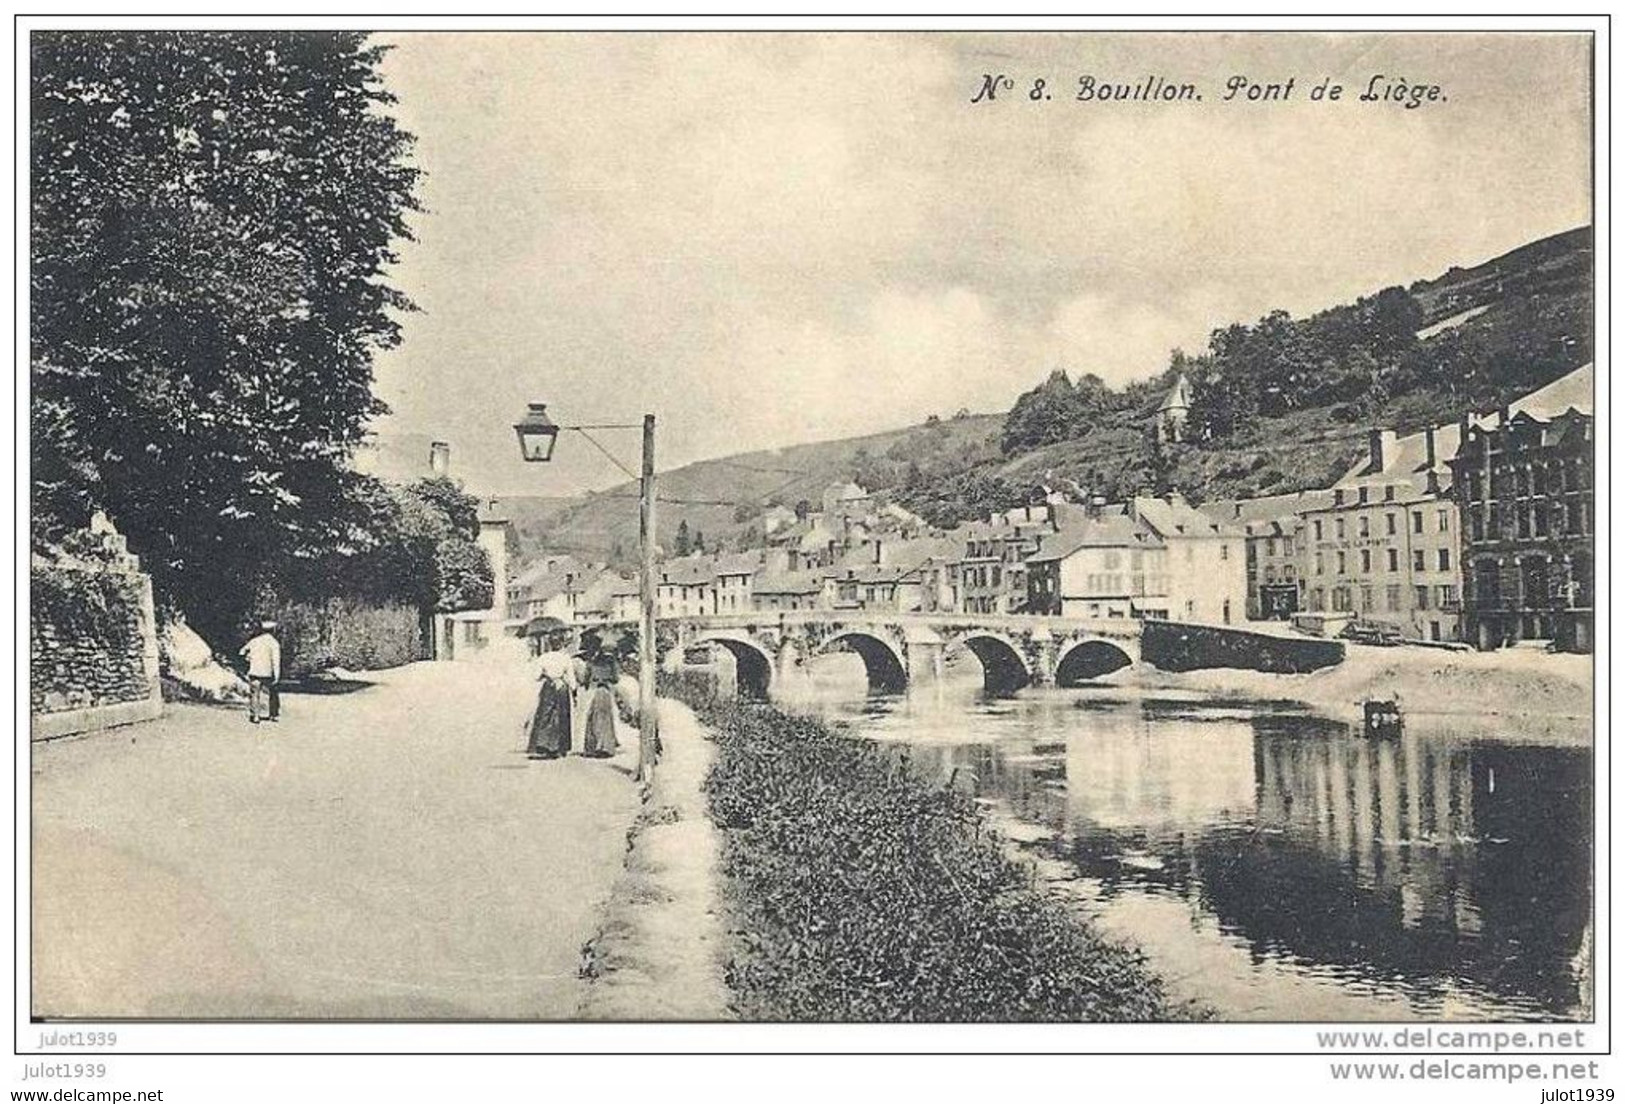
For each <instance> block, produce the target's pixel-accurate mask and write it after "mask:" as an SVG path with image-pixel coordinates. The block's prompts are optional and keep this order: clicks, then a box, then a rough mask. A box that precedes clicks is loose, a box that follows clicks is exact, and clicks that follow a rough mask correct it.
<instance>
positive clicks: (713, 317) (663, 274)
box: [379, 34, 1590, 489]
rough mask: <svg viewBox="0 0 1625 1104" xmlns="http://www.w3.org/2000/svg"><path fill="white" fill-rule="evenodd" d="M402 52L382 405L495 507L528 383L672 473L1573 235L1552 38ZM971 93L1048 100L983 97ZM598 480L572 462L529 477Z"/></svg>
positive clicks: (434, 40) (1572, 112)
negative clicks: (1143, 98)
mask: <svg viewBox="0 0 1625 1104" xmlns="http://www.w3.org/2000/svg"><path fill="white" fill-rule="evenodd" d="M393 41H394V43H395V46H396V49H395V50H393V51H392V52H391V54H390V55H389V57H388V59H387V61H386V74H385V75H386V79H387V80H388V82H389V84H390V86H391V88H392V89H393V90H394V91H395V92H396V94H397V95H398V96H399V98H400V103H399V105H398V111H399V114H400V115H401V117H402V120H403V122H404V123H405V125H406V126H407V128H408V129H410V130H412V131H413V132H414V133H416V134H417V135H418V136H419V145H418V154H417V156H418V159H419V162H420V164H421V165H422V167H423V168H424V169H425V170H426V172H427V174H428V175H427V176H426V179H425V181H424V185H423V198H424V200H425V203H426V205H427V206H428V207H429V208H430V213H429V214H427V215H425V216H423V217H421V218H419V219H418V220H417V222H416V226H417V230H418V236H419V241H418V242H417V243H415V244H409V245H408V246H406V247H405V249H404V250H403V259H402V263H401V265H400V266H399V269H398V271H397V274H396V275H397V278H398V280H399V282H400V283H401V284H402V286H403V287H404V288H405V289H406V290H407V291H408V292H409V293H410V294H412V295H413V296H414V297H415V298H416V299H417V300H418V301H419V302H420V303H421V305H422V306H423V307H424V312H423V313H422V314H420V315H415V316H413V317H411V318H409V319H407V320H406V324H405V341H404V343H403V345H402V347H401V348H400V349H399V350H396V351H394V352H392V353H390V354H388V355H386V356H385V357H383V358H381V360H380V364H379V382H380V389H381V390H382V392H383V393H384V395H385V397H386V399H387V400H388V401H390V402H391V403H392V405H393V406H394V407H395V409H396V412H397V413H396V416H395V418H394V419H393V424H394V425H396V426H399V427H400V428H402V429H405V430H412V431H418V432H426V433H431V434H433V435H435V436H438V437H444V438H447V439H451V440H452V441H453V443H454V446H455V447H456V448H457V449H458V450H459V451H458V455H459V456H460V457H461V458H462V463H461V464H460V467H461V468H462V470H463V471H464V472H465V474H466V475H467V476H468V477H469V479H470V480H471V482H475V483H479V484H482V485H485V486H488V487H491V488H493V489H500V488H505V487H506V488H513V487H517V486H534V484H535V481H536V478H537V476H536V474H535V473H534V472H532V471H527V470H525V469H524V468H523V467H522V466H520V465H519V464H518V462H517V461H516V460H515V459H514V458H513V457H512V456H511V455H510V453H511V451H512V450H511V448H510V447H509V446H508V444H507V441H506V434H507V433H508V431H507V429H506V426H507V424H508V423H510V422H511V421H512V420H513V416H514V412H515V411H516V410H518V409H522V404H523V403H524V402H525V401H526V400H527V399H529V398H536V397H543V398H549V399H550V400H551V401H553V402H555V404H556V405H557V409H558V410H559V412H560V414H561V416H562V417H573V418H575V419H577V420H582V421H599V420H619V419H620V418H622V417H623V416H625V415H627V414H628V413H631V414H634V415H635V414H636V413H638V412H640V411H641V410H642V409H645V408H648V409H653V410H654V411H655V412H657V413H658V414H659V415H660V417H661V422H662V457H663V459H664V460H665V461H668V462H678V461H681V460H686V459H693V458H695V457H697V456H701V455H708V454H713V455H714V454H716V453H720V452H727V451H732V450H734V449H736V448H746V447H755V446H759V445H769V444H787V443H792V442H793V441H796V440H804V439H808V438H811V437H818V436H831V435H836V434H845V433H857V432H868V431H874V430H880V429H885V428H889V427H892V426H895V425H899V424H905V423H908V422H912V421H917V420H919V419H920V418H923V417H924V416H925V415H926V414H929V413H934V412H944V411H952V410H954V409H957V408H958V407H960V406H965V407H969V408H971V409H974V410H997V409H1004V408H1007V407H1008V405H1009V403H1010V402H1011V400H1012V399H1013V398H1014V397H1015V396H1016V395H1017V394H1019V393H1020V392H1021V391H1023V390H1026V389H1027V388H1029V387H1031V386H1033V385H1034V384H1035V383H1036V382H1038V381H1039V380H1041V379H1042V377H1043V375H1044V374H1045V373H1047V372H1048V371H1049V370H1050V369H1051V368H1053V367H1066V368H1068V369H1069V370H1072V371H1074V372H1078V371H1093V372H1097V373H1098V374H1100V375H1101V376H1102V377H1103V378H1105V379H1107V380H1108V381H1110V382H1112V383H1114V384H1121V383H1124V382H1127V381H1129V380H1132V379H1136V378H1143V377H1144V376H1146V375H1149V374H1151V373H1154V372H1156V371H1158V370H1160V368H1162V367H1163V366H1164V365H1165V363H1166V355H1167V352H1168V350H1169V349H1170V348H1172V347H1174V346H1176V345H1177V346H1182V347H1184V348H1186V349H1187V350H1188V351H1192V352H1194V351H1198V350H1200V349H1201V348H1202V347H1203V346H1204V345H1205V343H1206V336H1207V334H1208V332H1209V331H1210V330H1211V329H1213V328H1214V327H1216V326H1219V325H1222V324H1224V323H1227V322H1229V321H1233V320H1244V319H1250V318H1254V317H1257V316H1258V315H1260V314H1263V313H1264V312H1266V311H1267V310H1270V309H1272V308H1275V307H1281V308H1285V309H1288V310H1291V311H1293V312H1294V313H1306V312H1308V311H1312V310H1315V309H1318V308H1321V307H1324V306H1328V305H1331V304H1333V303H1336V302H1339V301H1343V300H1346V299H1347V298H1349V297H1351V296H1353V295H1357V294H1361V293H1364V292H1369V291H1372V290H1375V289H1377V288H1380V287H1382V286H1384V285H1386V284H1389V283H1395V282H1409V281H1410V280H1414V279H1416V278H1419V277H1425V276H1431V275H1435V274H1437V273H1438V272H1441V271H1443V270H1444V269H1445V268H1447V267H1448V266H1449V265H1451V264H1454V263H1471V262H1473V261H1476V260H1480V259H1483V258H1486V257H1488V256H1492V255H1494V254H1495V253H1498V252H1500V251H1503V250H1505V249H1508V248H1512V247H1514V246H1516V245H1519V244H1522V243H1523V242H1525V241H1528V240H1531V239H1533V238H1535V237H1538V236H1540V235H1542V234H1546V233H1552V232H1555V231H1558V230H1562V229H1567V228H1569V227H1571V226H1574V225H1578V224H1580V223H1583V222H1584V221H1585V220H1586V218H1587V217H1588V201H1589V194H1588V180H1589V177H1588V165H1589V152H1590V151H1589V144H1588V130H1587V127H1588V119H1587V115H1586V111H1587V108H1586V91H1587V89H1586V85H1585V62H1586V57H1585V47H1584V40H1583V39H1582V38H1580V37H1578V36H1544V37H1531V36H1493V37H1490V36H1460V37H1457V38H1438V37H1433V36H1310V35H1292V36H1269V35H1242V36H1234V35H1228V36H1221V35H1207V36H1191V35H1174V36H1170V35H1106V36H1101V35H1010V36H1002V35H950V34H933V35H883V34H841V35H793V34H772V35H768V34H715V35H713V34H685V35H657V34H642V35H640V34H614V35H595V34H586V35H548V34H514V35H504V34H480V35H468V34H461V35H446V34H410V35H401V36H397V37H396V38H395V39H394V40H393ZM988 71H993V72H1004V71H1008V72H1011V73H1015V74H1018V75H1021V76H1022V77H1023V78H1024V79H1025V78H1030V77H1031V76H1032V75H1033V74H1036V73H1048V74H1050V75H1051V76H1052V77H1053V80H1052V83H1051V87H1052V89H1053V90H1054V91H1055V93H1056V99H1055V100H1053V101H1051V102H1047V103H1041V104H1035V103H1033V102H1032V101H1028V100H1026V98H1025V97H1024V96H1023V95H1021V94H1019V93H1018V94H1017V95H1016V97H1015V98H1014V99H1011V98H1009V97H1006V98H1005V99H1004V100H1001V101H1000V102H999V103H998V104H997V105H993V106H989V105H981V106H975V107H973V106H972V105H971V104H970V102H969V101H970V97H971V95H972V94H973V93H974V91H975V88H976V86H977V85H978V84H979V81H980V77H981V75H982V74H983V73H984V72H988ZM1084 72H1088V73H1094V74H1097V75H1098V76H1099V77H1100V78H1101V79H1112V80H1136V79H1141V77H1142V76H1143V75H1146V74H1151V73H1162V74H1167V75H1168V76H1170V77H1171V78H1179V79H1185V78H1188V79H1193V80H1201V81H1203V82H1204V87H1206V88H1208V89H1210V90H1211V89H1216V88H1218V87H1219V86H1220V85H1221V84H1222V81H1223V79H1224V78H1225V77H1226V76H1227V75H1230V74H1233V73H1247V74H1255V75H1258V76H1259V77H1261V78H1262V77H1267V76H1274V75H1277V74H1279V75H1284V74H1289V73H1296V74H1299V75H1301V76H1302V77H1303V83H1304V84H1305V85H1307V84H1308V83H1311V82H1313V81H1315V80H1318V79H1319V78H1320V77H1321V76H1327V77H1332V78H1334V79H1339V80H1344V81H1346V82H1349V83H1350V84H1351V86H1352V85H1353V84H1354V83H1356V82H1359V83H1363V74H1367V73H1369V72H1386V73H1398V74H1406V75H1408V76H1412V77H1416V78H1417V79H1420V78H1421V75H1423V74H1426V75H1428V77H1429V79H1432V80H1436V81H1438V82H1439V83H1441V84H1442V85H1444V86H1446V87H1447V88H1448V90H1449V93H1450V101H1449V103H1448V105H1447V106H1445V107H1443V108H1441V109H1438V110H1419V111H1414V112H1407V111H1404V110H1403V109H1398V108H1378V107H1373V106H1370V105H1358V104H1347V103H1345V104H1342V105H1340V106H1338V107H1329V106H1328V105H1325V104H1319V105H1316V104H1312V103H1310V102H1308V101H1307V100H1303V99H1300V100H1299V101H1296V102H1293V103H1290V104H1277V105H1269V106H1256V107H1253V108H1247V107H1239V108H1238V107H1223V106H1220V105H1218V104H1212V103H1209V104H1204V105H1201V106H1192V107H1165V106H1160V105H1147V104H1126V105H1112V106H1104V105H1098V104H1096V105H1088V104H1080V103H1076V102H1072V101H1070V100H1069V98H1068V92H1069V90H1070V87H1071V86H1072V84H1073V83H1074V82H1075V79H1076V74H1078V73H1084ZM1534 74H1541V75H1542V76H1541V77H1540V79H1538V80H1537V79H1536V77H1535V76H1534ZM1210 94H1211V93H1210ZM1299 94H1300V97H1301V96H1302V95H1303V89H1302V88H1300V93H1299ZM1353 94H1354V93H1352V92H1351V93H1348V95H1351V96H1352V95H1353ZM561 456H562V450H561ZM618 477H619V473H618V472H616V471H615V470H614V469H613V468H612V467H608V466H607V465H605V463H604V462H603V461H602V459H601V458H599V457H597V456H596V454H593V453H591V452H587V453H585V454H584V455H583V456H581V457H580V458H573V459H568V460H561V464H560V466H559V468H557V469H556V470H554V471H552V472H550V473H549V476H548V479H549V486H550V487H556V488H563V487H566V486H574V485H580V484H591V483H595V482H596V483H603V482H606V481H610V480H612V479H614V478H618Z"/></svg>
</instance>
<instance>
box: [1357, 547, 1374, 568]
mask: <svg viewBox="0 0 1625 1104" xmlns="http://www.w3.org/2000/svg"><path fill="white" fill-rule="evenodd" d="M1360 570H1361V571H1362V572H1365V573H1366V574H1370V572H1371V549H1369V548H1362V549H1360Z"/></svg>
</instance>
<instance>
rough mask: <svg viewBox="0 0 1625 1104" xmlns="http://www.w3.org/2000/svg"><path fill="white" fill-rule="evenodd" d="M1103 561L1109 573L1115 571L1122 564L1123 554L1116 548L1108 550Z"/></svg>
mask: <svg viewBox="0 0 1625 1104" xmlns="http://www.w3.org/2000/svg"><path fill="white" fill-rule="evenodd" d="M1102 561H1103V564H1104V566H1105V568H1106V570H1107V571H1115V570H1117V568H1118V566H1119V565H1120V563H1121V562H1122V553H1120V552H1118V551H1117V550H1116V549H1115V548H1108V549H1106V552H1105V555H1104V556H1103V557H1102Z"/></svg>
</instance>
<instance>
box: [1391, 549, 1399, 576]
mask: <svg viewBox="0 0 1625 1104" xmlns="http://www.w3.org/2000/svg"><path fill="white" fill-rule="evenodd" d="M1388 570H1389V571H1398V570H1399V549H1397V548H1390V549H1389V550H1388Z"/></svg>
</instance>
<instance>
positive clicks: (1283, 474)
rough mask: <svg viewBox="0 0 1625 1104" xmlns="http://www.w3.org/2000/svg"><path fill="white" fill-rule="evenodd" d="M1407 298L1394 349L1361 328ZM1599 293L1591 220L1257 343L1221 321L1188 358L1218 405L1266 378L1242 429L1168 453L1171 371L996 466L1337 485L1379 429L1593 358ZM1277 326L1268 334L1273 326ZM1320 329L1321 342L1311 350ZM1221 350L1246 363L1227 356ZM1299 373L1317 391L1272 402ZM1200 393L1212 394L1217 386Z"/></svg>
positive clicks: (1015, 481) (1238, 483)
mask: <svg viewBox="0 0 1625 1104" xmlns="http://www.w3.org/2000/svg"><path fill="white" fill-rule="evenodd" d="M1396 293H1399V294H1396ZM1401 295H1403V296H1408V297H1409V299H1410V300H1412V301H1413V303H1414V310H1415V312H1416V313H1415V315H1414V317H1413V318H1412V319H1411V323H1412V324H1411V325H1409V326H1407V327H1406V332H1404V333H1392V332H1391V333H1389V334H1387V335H1386V340H1387V342H1388V344H1387V346H1386V347H1383V348H1377V349H1373V348H1370V347H1368V346H1367V345H1362V344H1360V343H1359V342H1357V341H1356V340H1354V339H1352V337H1351V336H1349V335H1351V334H1352V333H1354V332H1355V331H1356V328H1357V325H1358V323H1359V322H1360V321H1363V320H1365V319H1366V318H1369V316H1370V315H1371V314H1373V313H1374V312H1375V309H1376V307H1377V305H1378V304H1380V303H1381V302H1382V300H1384V299H1385V298H1388V299H1390V300H1391V301H1398V300H1399V299H1400V298H1401ZM1591 296H1592V250H1591V228H1590V227H1581V228H1579V229H1576V230H1571V231H1567V232H1565V233H1562V234H1556V235H1553V236H1551V237H1548V238H1543V239H1541V240H1539V241H1536V242H1531V243H1530V244H1528V245H1525V246H1521V247H1519V248H1518V249H1515V250H1512V251H1511V252H1509V253H1506V254H1503V255H1502V256H1499V257H1495V258H1493V259H1491V260H1488V261H1485V262H1483V263H1481V264H1477V265H1473V266H1471V267H1465V268H1463V267H1456V268H1452V269H1450V270H1449V271H1448V272H1446V273H1444V274H1443V275H1442V276H1440V277H1438V278H1437V279H1434V280H1425V281H1419V282H1417V283H1415V284H1412V285H1411V286H1410V287H1409V288H1408V289H1403V291H1402V292H1401V289H1390V290H1389V291H1385V292H1382V293H1378V294H1374V295H1373V296H1371V297H1369V298H1367V299H1362V300H1360V301H1359V302H1358V303H1356V304H1352V305H1348V306H1340V307H1334V308H1331V309H1329V310H1327V311H1324V312H1322V313H1320V314H1318V315H1315V316H1313V317H1312V318H1309V319H1304V320H1286V319H1285V316H1281V317H1280V318H1279V319H1277V317H1276V316H1270V317H1269V318H1266V319H1260V320H1259V322H1258V323H1256V324H1255V325H1254V326H1253V327H1252V328H1251V332H1249V333H1247V334H1245V335H1242V336H1243V337H1244V338H1245V341H1236V340H1234V339H1235V337H1236V331H1237V330H1238V329H1242V328H1240V327H1229V328H1227V329H1226V330H1221V331H1216V333H1215V342H1214V347H1213V348H1210V350H1209V352H1208V353H1207V354H1206V355H1204V356H1203V357H1200V358H1188V359H1187V360H1186V361H1185V363H1183V364H1182V365H1181V368H1182V369H1183V370H1185V371H1186V372H1187V373H1188V374H1190V375H1191V376H1192V378H1193V379H1195V380H1197V381H1198V384H1200V382H1201V377H1202V376H1203V373H1209V374H1210V379H1209V380H1208V382H1209V388H1208V391H1209V395H1208V399H1209V401H1210V402H1213V401H1214V400H1222V399H1226V398H1228V397H1229V396H1230V394H1232V393H1234V392H1236V391H1238V390H1240V389H1244V388H1245V387H1247V386H1248V385H1249V383H1251V384H1252V385H1253V386H1254V387H1256V388H1257V390H1258V392H1259V397H1260V407H1259V409H1258V410H1257V411H1255V412H1253V414H1254V416H1253V417H1252V419H1251V420H1250V421H1248V422H1246V423H1245V424H1241V425H1237V426H1231V427H1226V426H1222V425H1220V426H1215V427H1214V428H1215V429H1216V430H1220V429H1224V430H1228V432H1213V433H1212V434H1211V435H1210V436H1207V437H1206V438H1205V439H1200V440H1197V441H1196V442H1194V443H1191V444H1186V445H1175V446H1168V447H1166V449H1165V450H1164V454H1163V455H1161V456H1158V455H1156V451H1157V450H1156V449H1154V448H1153V446H1152V445H1151V443H1150V442H1149V441H1148V439H1147V435H1146V433H1145V427H1146V426H1147V424H1148V423H1149V422H1150V421H1151V420H1153V418H1154V412H1155V409H1156V402H1155V400H1156V399H1157V398H1158V397H1160V394H1159V389H1161V388H1165V387H1166V386H1167V385H1168V384H1169V382H1171V379H1172V374H1173V373H1172V371H1170V372H1169V373H1165V374H1164V376H1163V377H1160V378H1159V380H1157V381H1156V384H1157V387H1156V388H1152V389H1151V390H1150V394H1146V393H1145V392H1143V391H1142V392H1140V393H1138V394H1135V393H1134V392H1135V389H1133V388H1131V389H1130V390H1129V392H1126V393H1123V394H1121V395H1120V396H1119V397H1117V401H1116V402H1115V404H1114V405H1113V406H1112V407H1111V408H1110V409H1107V410H1104V411H1102V412H1101V413H1100V414H1099V415H1098V416H1097V418H1096V419H1095V422H1094V424H1093V425H1092V426H1090V427H1089V428H1088V429H1087V431H1086V432H1084V433H1082V434H1080V435H1077V436H1072V437H1069V438H1068V439H1066V440H1062V441H1057V442H1051V443H1044V444H1039V445H1037V446H1035V447H1026V448H1018V449H1016V450H1013V451H1010V452H1008V453H1007V454H1006V455H1005V456H1004V457H1002V458H1001V460H1000V462H999V464H998V465H997V466H996V467H994V468H993V469H992V474H993V475H995V476H997V477H998V478H1001V479H1003V480H1005V481H1006V482H1007V483H1009V484H1011V485H1014V486H1021V485H1025V484H1030V483H1032V482H1034V481H1035V480H1043V479H1045V478H1046V477H1048V478H1058V477H1071V478H1075V479H1078V480H1079V481H1080V482H1082V481H1086V480H1087V478H1088V473H1089V472H1091V471H1093V472H1097V473H1098V474H1099V481H1100V482H1101V483H1103V484H1104V485H1105V487H1106V489H1107V492H1108V493H1109V494H1122V493H1126V492H1127V491H1129V490H1132V489H1133V488H1134V487H1135V486H1151V485H1157V484H1171V485H1173V486H1177V487H1179V488H1180V489H1181V490H1183V491H1185V492H1186V493H1187V494H1189V495H1192V496H1193V497H1196V498H1199V499H1201V498H1230V497H1243V496H1248V495H1256V494H1272V493H1286V492H1291V491H1298V490H1304V489H1308V488H1311V487H1316V486H1325V485H1326V483H1327V482H1329V481H1330V480H1331V479H1333V478H1335V476H1336V475H1338V474H1340V473H1341V472H1342V471H1343V470H1344V469H1345V468H1346V467H1347V465H1348V463H1349V462H1350V461H1351V460H1352V459H1353V458H1354V457H1355V455H1357V454H1358V452H1359V451H1360V450H1361V449H1362V448H1363V447H1364V444H1365V439H1366V431H1367V429H1368V428H1369V427H1371V426H1386V427H1391V428H1395V429H1398V430H1399V431H1400V432H1401V433H1407V432H1414V431H1416V430H1418V429H1420V428H1422V427H1423V426H1425V425H1429V424H1433V425H1438V424H1442V423H1446V422H1452V421H1455V420H1456V419H1458V418H1459V417H1460V416H1461V415H1462V414H1463V413H1466V412H1468V411H1485V410H1490V409H1493V408H1494V407H1496V406H1498V405H1500V404H1501V403H1503V402H1506V401H1508V400H1510V399H1513V398H1515V397H1517V396H1519V395H1522V394H1526V393H1528V392H1530V391H1533V390H1535V389H1537V388H1539V387H1541V386H1543V385H1545V384H1547V383H1549V382H1551V381H1552V380H1553V379H1556V378H1557V377H1558V376H1561V375H1563V374H1565V373H1567V372H1569V371H1572V370H1573V369H1575V368H1577V367H1579V366H1580V365H1582V364H1584V363H1586V362H1587V361H1590V360H1592V359H1593V352H1592V330H1591V309H1592V300H1591ZM1405 306H1406V304H1404V303H1402V302H1401V303H1399V306H1398V308H1397V309H1396V312H1395V313H1396V316H1398V317H1403V316H1404V308H1405ZM1266 330H1270V331H1272V332H1271V333H1270V334H1269V341H1265V340H1264V339H1263V338H1261V337H1260V334H1262V333H1263V332H1264V331H1266ZM1317 340H1318V342H1319V344H1318V348H1310V349H1307V350H1306V349H1305V346H1306V345H1308V346H1314V345H1315V342H1316V341H1317ZM1249 341H1250V342H1252V343H1253V344H1254V345H1266V346H1269V347H1268V348H1266V349H1265V350H1263V351H1262V352H1260V351H1259V350H1258V349H1254V348H1249V347H1247V345H1246V342H1249ZM1270 342H1276V344H1274V345H1270V344H1269V343H1270ZM1238 346H1239V347H1240V348H1241V351H1240V352H1233V351H1232V350H1233V349H1234V348H1236V347H1238ZM1221 352H1222V353H1224V354H1228V355H1229V356H1230V360H1231V363H1228V364H1216V363H1215V362H1216V361H1218V360H1220V353H1221ZM1249 357H1250V358H1251V363H1249V362H1248V360H1249ZM1272 358H1273V359H1272ZM1237 362H1240V363H1237ZM1249 372H1251V373H1253V374H1254V375H1255V376H1256V377H1258V378H1257V379H1256V381H1254V380H1250V379H1249V375H1248V374H1249ZM1283 380H1284V381H1287V382H1286V383H1283ZM1293 385H1296V386H1298V387H1299V393H1300V395H1302V396H1307V398H1306V400H1305V401H1302V402H1301V404H1300V405H1297V406H1295V407H1292V406H1290V404H1286V405H1288V406H1289V408H1287V409H1278V410H1269V409H1266V408H1265V406H1264V403H1265V402H1267V401H1268V400H1269V399H1271V398H1275V397H1277V396H1278V394H1279V392H1280V391H1281V390H1282V389H1283V387H1288V386H1293ZM1196 390H1197V393H1198V399H1197V400H1196V401H1197V402H1198V404H1199V403H1200V402H1201V398H1202V396H1201V392H1202V388H1201V387H1200V386H1198V387H1197V388H1196ZM1029 394H1031V393H1029ZM1019 407H1020V404H1019V403H1018V408H1019ZM1195 413H1196V414H1197V415H1198V416H1199V415H1200V413H1201V412H1200V411H1195ZM1159 465H1160V469H1159ZM1159 470H1160V473H1161V474H1160V476H1159Z"/></svg>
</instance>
